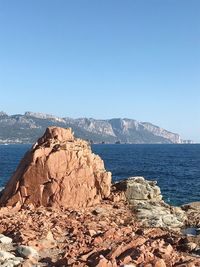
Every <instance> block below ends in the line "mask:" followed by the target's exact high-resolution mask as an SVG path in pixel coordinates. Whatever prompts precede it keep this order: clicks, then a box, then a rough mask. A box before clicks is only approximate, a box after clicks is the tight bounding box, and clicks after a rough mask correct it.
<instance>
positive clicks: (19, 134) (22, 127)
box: [0, 112, 192, 144]
mask: <svg viewBox="0 0 200 267" xmlns="http://www.w3.org/2000/svg"><path fill="white" fill-rule="evenodd" d="M48 126H60V127H64V128H66V127H71V128H72V129H73V131H74V133H75V136H76V137H80V138H83V139H87V140H90V141H92V142H94V143H102V142H103V143H116V142H117V143H133V144H183V143H192V141H191V140H182V139H181V137H180V135H179V134H176V133H172V132H169V131H167V130H165V129H162V128H160V127H158V126H155V125H153V124H151V123H148V122H139V121H136V120H133V119H126V118H125V119H121V118H114V119H108V120H95V119H93V118H79V119H72V118H67V117H66V118H59V117H56V116H53V115H49V114H43V113H33V112H25V114H24V115H21V114H16V115H11V116H9V115H7V114H6V113H5V112H0V143H4V144H5V143H34V142H35V141H36V140H37V138H38V136H41V135H42V134H43V132H44V131H45V129H46V127H48Z"/></svg>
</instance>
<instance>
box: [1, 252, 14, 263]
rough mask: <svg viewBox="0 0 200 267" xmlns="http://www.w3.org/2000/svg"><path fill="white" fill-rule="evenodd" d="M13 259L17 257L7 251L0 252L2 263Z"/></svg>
mask: <svg viewBox="0 0 200 267" xmlns="http://www.w3.org/2000/svg"><path fill="white" fill-rule="evenodd" d="M13 258H15V255H13V254H12V253H10V252H6V251H0V262H2V261H5V260H9V259H13Z"/></svg>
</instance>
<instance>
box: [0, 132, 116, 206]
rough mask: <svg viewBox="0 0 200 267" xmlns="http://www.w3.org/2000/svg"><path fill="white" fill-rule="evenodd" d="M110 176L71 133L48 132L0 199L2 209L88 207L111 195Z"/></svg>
mask: <svg viewBox="0 0 200 267" xmlns="http://www.w3.org/2000/svg"><path fill="white" fill-rule="evenodd" d="M110 186H111V173H110V172H106V170H105V168H104V163H103V161H102V160H101V158H100V157H99V156H97V155H94V154H93V153H92V151H91V148H90V146H89V144H88V143H87V142H86V141H83V140H81V139H77V138H75V137H74V135H73V133H72V131H71V129H70V128H69V129H63V128H58V127H49V128H47V130H46V132H45V134H44V135H43V137H42V138H40V139H39V140H38V142H37V143H36V144H35V145H34V146H33V147H32V149H31V150H30V151H28V152H27V153H26V155H25V156H24V158H23V159H22V161H21V163H20V164H19V166H18V168H17V170H16V171H15V173H14V175H13V176H12V177H11V179H10V181H9V182H8V184H7V186H6V188H5V190H4V191H3V194H2V196H1V198H0V205H1V206H5V205H6V206H13V205H16V204H18V205H21V206H23V205H24V204H33V205H35V206H40V205H43V206H56V207H86V206H91V205H94V204H96V203H98V202H99V201H100V200H101V199H103V198H107V197H108V196H109V194H110Z"/></svg>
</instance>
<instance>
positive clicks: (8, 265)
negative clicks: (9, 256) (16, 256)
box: [1, 260, 17, 267]
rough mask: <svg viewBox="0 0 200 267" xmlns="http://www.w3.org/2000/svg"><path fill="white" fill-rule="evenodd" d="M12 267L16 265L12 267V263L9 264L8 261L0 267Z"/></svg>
mask: <svg viewBox="0 0 200 267" xmlns="http://www.w3.org/2000/svg"><path fill="white" fill-rule="evenodd" d="M14 266H17V265H14V264H13V262H11V261H10V260H8V261H6V262H4V263H3V264H1V267H14Z"/></svg>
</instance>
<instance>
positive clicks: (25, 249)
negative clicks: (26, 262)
mask: <svg viewBox="0 0 200 267" xmlns="http://www.w3.org/2000/svg"><path fill="white" fill-rule="evenodd" d="M17 252H18V253H19V254H20V256H22V257H24V258H29V257H33V258H38V257H39V254H38V252H37V251H36V250H35V249H34V248H32V247H29V246H19V247H18V248H17Z"/></svg>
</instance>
